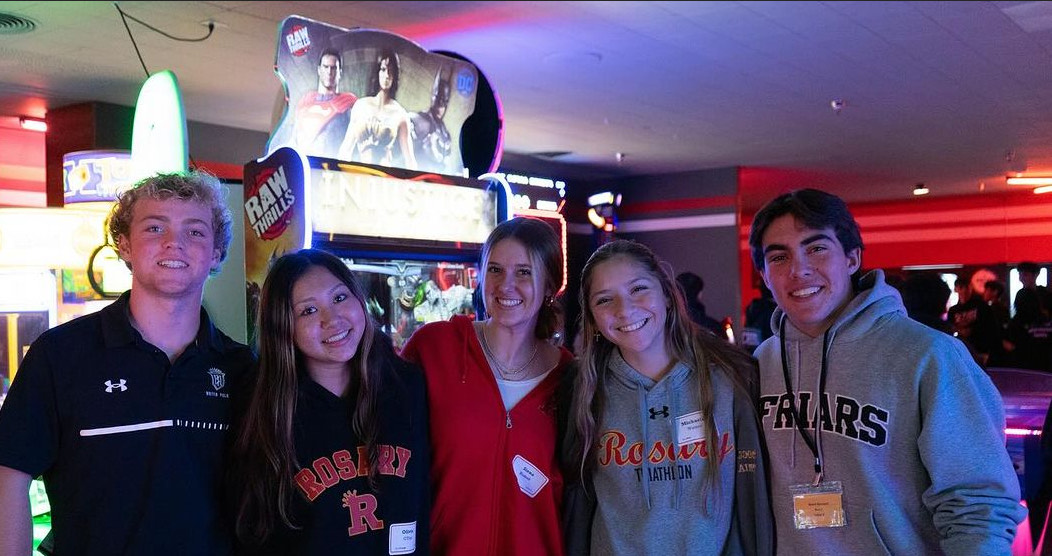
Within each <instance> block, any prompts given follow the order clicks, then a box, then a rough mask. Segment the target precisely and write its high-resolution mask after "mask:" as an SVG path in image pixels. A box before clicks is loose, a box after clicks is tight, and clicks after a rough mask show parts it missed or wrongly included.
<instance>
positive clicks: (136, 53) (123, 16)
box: [113, 2, 150, 77]
mask: <svg viewBox="0 0 1052 556" xmlns="http://www.w3.org/2000/svg"><path fill="white" fill-rule="evenodd" d="M113 7H114V8H117V13H119V14H121V22H122V23H124V29H125V30H126V31H128V38H129V39H131V43H132V46H133V47H134V48H135V55H136V56H138V57H139V63H140V64H142V71H144V72H146V77H150V70H148V69H146V62H144V61H143V59H142V52H139V45H138V43H136V42H135V35H132V32H131V28H130V27H128V20H127V19H126V16H125V15H124V11H123V10H121V7H120V6H118V5H117V3H116V2H114V3H113Z"/></svg>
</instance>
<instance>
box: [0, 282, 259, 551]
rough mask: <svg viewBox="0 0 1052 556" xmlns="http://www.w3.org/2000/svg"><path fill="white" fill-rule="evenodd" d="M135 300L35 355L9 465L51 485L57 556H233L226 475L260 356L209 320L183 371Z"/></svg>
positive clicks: (23, 370)
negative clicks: (133, 309) (141, 328)
mask: <svg viewBox="0 0 1052 556" xmlns="http://www.w3.org/2000/svg"><path fill="white" fill-rule="evenodd" d="M128 299H129V294H128V293H125V294H124V295H122V296H121V297H120V299H118V300H117V301H116V302H114V303H113V304H112V305H110V306H108V307H106V308H104V309H102V310H101V311H99V312H97V313H94V314H91V315H87V316H84V317H81V318H78V319H75V320H73V321H71V322H69V323H66V324H63V325H61V326H58V327H56V328H53V329H51V330H49V331H47V332H45V333H44V334H43V335H41V336H40V338H38V339H37V340H36V341H35V342H33V345H32V346H31V347H30V349H29V352H28V353H27V354H26V357H25V359H24V360H23V361H22V364H21V366H20V367H19V369H18V373H17V374H16V375H15V380H14V382H13V383H12V385H11V389H10V391H9V392H8V395H7V400H6V401H5V402H4V405H3V408H2V409H0V465H3V466H6V467H10V468H12V469H17V470H19V471H22V472H25V473H27V474H29V475H32V476H34V477H36V476H43V478H44V484H45V486H46V487H47V493H48V498H49V500H50V502H51V520H52V534H53V537H54V539H53V540H54V548H55V554H57V555H59V556H65V555H67V554H98V555H106V556H112V555H118V554H173V555H174V554H178V555H196V554H202V555H203V554H208V555H213V554H223V553H226V552H228V551H229V549H230V548H229V547H230V536H229V534H228V532H227V530H226V528H225V527H224V525H223V520H222V519H221V516H220V515H219V485H218V482H219V478H220V477H221V472H220V465H221V462H222V456H223V451H224V449H225V443H226V435H227V431H228V429H229V417H228V414H229V408H230V397H229V393H230V392H236V391H241V390H240V389H239V388H238V385H239V384H240V382H241V381H243V380H245V379H246V377H247V374H248V372H249V371H250V369H251V365H252V354H251V352H250V351H249V349H248V348H247V347H246V346H244V345H242V344H239V343H237V342H234V341H233V340H231V339H230V338H228V337H227V336H226V335H224V334H223V333H222V332H220V331H219V330H218V329H216V328H215V327H214V326H213V325H212V322H211V320H210V319H209V318H208V315H207V313H206V312H205V310H204V309H202V310H201V326H200V329H199V330H198V333H197V339H196V341H195V342H194V344H192V345H190V346H189V347H187V349H186V351H184V352H183V353H182V355H180V356H179V358H178V359H177V360H176V361H175V362H174V363H169V361H168V357H167V356H166V355H165V353H164V352H163V351H162V350H160V349H158V348H157V347H155V346H153V345H151V344H149V343H147V342H146V341H145V340H143V338H142V336H141V335H140V334H139V332H138V331H137V330H135V329H134V328H133V327H132V326H131V323H130V321H129V316H128Z"/></svg>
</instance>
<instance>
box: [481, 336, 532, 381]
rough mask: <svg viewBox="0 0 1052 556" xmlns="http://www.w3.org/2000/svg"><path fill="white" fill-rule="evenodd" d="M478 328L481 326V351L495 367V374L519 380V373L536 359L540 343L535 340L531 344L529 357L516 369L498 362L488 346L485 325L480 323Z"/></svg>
mask: <svg viewBox="0 0 1052 556" xmlns="http://www.w3.org/2000/svg"><path fill="white" fill-rule="evenodd" d="M480 328H482V335H481V338H482V351H484V352H485V353H486V359H489V361H490V363H492V364H493V366H494V367H496V369H497V374H499V375H500V376H501V378H503V379H504V380H515V379H520V380H521V378H520V377H519V375H521V374H523V373H525V372H526V369H528V368H529V367H530V364H532V363H533V360H534V359H537V353H538V352H539V351H540V347H541V343H540V342H535V343H534V344H533V354H532V355H530V359H529V360H528V361H526V363H525V364H524V365H522V366H521V367H519V368H517V369H516V368H514V367H512V366H510V365H508V366H505V365H503V364H502V363H501V362H500V360H499V359H497V356H496V355H493V350H491V349H490V347H489V339H488V338H487V337H486V325H485V324H482V325H480Z"/></svg>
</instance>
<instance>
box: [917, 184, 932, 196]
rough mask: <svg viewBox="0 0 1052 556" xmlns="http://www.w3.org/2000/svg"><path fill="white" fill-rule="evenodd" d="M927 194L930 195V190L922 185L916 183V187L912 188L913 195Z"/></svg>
mask: <svg viewBox="0 0 1052 556" xmlns="http://www.w3.org/2000/svg"><path fill="white" fill-rule="evenodd" d="M928 193H931V190H929V189H928V187H927V186H926V185H924V184H923V183H918V184H917V185H914V186H913V194H914V195H927V194H928Z"/></svg>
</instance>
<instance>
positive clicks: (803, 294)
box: [789, 286, 822, 297]
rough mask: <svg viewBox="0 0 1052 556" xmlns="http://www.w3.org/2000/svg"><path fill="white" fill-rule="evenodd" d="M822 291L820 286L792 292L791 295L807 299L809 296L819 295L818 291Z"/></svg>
mask: <svg viewBox="0 0 1052 556" xmlns="http://www.w3.org/2000/svg"><path fill="white" fill-rule="evenodd" d="M820 289H822V288H819V287H818V286H812V287H810V288H804V289H802V290H796V291H795V292H790V293H789V295H791V296H793V297H807V296H809V295H814V294H816V293H818V290H820Z"/></svg>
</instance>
